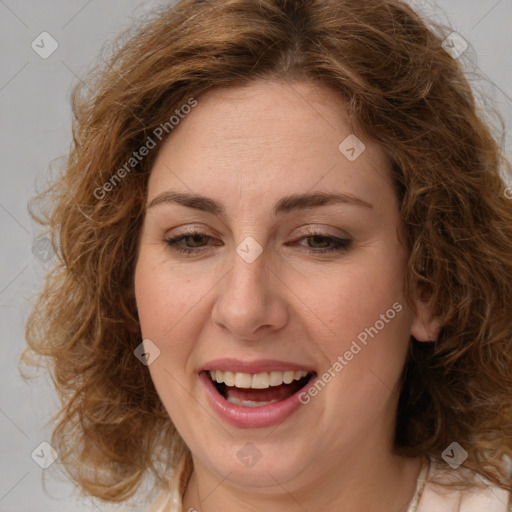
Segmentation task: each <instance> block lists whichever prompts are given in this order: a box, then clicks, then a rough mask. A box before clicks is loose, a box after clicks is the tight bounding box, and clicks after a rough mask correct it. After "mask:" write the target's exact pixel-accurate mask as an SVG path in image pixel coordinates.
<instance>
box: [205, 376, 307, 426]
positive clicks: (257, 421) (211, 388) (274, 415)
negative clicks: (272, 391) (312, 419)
mask: <svg viewBox="0 0 512 512" xmlns="http://www.w3.org/2000/svg"><path fill="white" fill-rule="evenodd" d="M199 378H200V379H201V380H202V382H203V383H204V385H205V388H206V395H207V397H208V401H209V402H210V404H211V406H212V408H213V410H214V411H216V413H217V414H218V415H219V416H220V417H221V418H222V419H223V420H225V421H226V422H227V423H230V424H231V425H233V426H235V427H238V428H264V427H272V426H274V425H278V424H279V423H282V422H283V421H284V420H285V419H286V418H288V417H289V416H291V415H292V414H293V413H294V412H295V411H296V410H297V409H298V408H299V407H300V406H301V405H302V404H301V402H300V401H299V395H300V393H301V392H304V387H303V388H301V389H299V390H298V391H296V392H295V393H294V394H293V395H291V396H289V397H288V398H286V399H285V400H281V401H279V402H274V403H272V404H267V405H262V406H260V407H242V406H240V405H235V404H232V403H231V402H228V401H227V400H225V399H224V397H223V396H222V395H221V394H220V393H219V392H218V391H217V388H216V387H215V385H214V384H213V382H212V381H211V380H210V379H209V378H208V376H207V375H206V373H204V372H201V373H200V374H199ZM312 380H313V379H310V382H309V383H308V384H310V383H311V381H312ZM305 387H306V386H305ZM308 387H309V386H308Z"/></svg>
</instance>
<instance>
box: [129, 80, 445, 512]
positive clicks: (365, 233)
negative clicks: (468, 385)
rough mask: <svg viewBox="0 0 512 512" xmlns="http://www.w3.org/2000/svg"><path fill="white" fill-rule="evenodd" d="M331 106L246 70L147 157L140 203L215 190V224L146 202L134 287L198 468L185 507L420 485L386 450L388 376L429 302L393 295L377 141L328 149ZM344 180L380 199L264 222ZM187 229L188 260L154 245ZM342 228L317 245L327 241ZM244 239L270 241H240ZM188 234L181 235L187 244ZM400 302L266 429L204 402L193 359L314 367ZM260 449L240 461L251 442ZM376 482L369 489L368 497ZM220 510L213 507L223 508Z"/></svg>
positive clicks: (342, 131)
mask: <svg viewBox="0 0 512 512" xmlns="http://www.w3.org/2000/svg"><path fill="white" fill-rule="evenodd" d="M343 112H344V106H343V102H342V100H341V99H340V98H339V97H338V96H337V95H335V94H334V93H333V92H332V91H330V90H328V89H327V88H323V87H322V86H319V85H316V84H312V83H308V82H295V83H293V84H283V83H279V82H253V83H252V84H250V85H249V86H246V87H241V88H229V89H217V90H213V91H210V92H209V93H207V94H206V95H204V96H202V97H201V98H199V99H198V106H197V107H196V108H195V109H194V110H193V111H192V112H191V113H190V114H189V115H188V116H187V117H186V118H185V119H183V120H182V121H181V122H180V124H179V125H178V126H177V127H176V128H175V129H174V131H173V133H172V136H171V137H170V138H169V139H168V140H167V141H166V142H165V143H164V145H163V147H162V148H161V151H160V153H159V155H158V157H157V159H156V161H155V164H154V166H153V169H152V173H151V176H150V179H149V189H148V203H150V202H151V201H152V200H153V199H154V198H155V197H156V196H158V195H159V194H161V193H162V192H165V191H168V190H173V191H176V192H187V193H190V192H193V193H197V194H201V195H205V196H208V197H211V198H214V199H216V200H217V201H220V202H222V203H223V205H224V207H225V209H226V216H225V218H221V217H219V216H216V215H214V214H211V213H205V212H201V211H198V210H195V209H192V208H187V207H185V206H181V205H177V204H171V203H160V204H158V205H156V206H153V207H151V208H149V209H148V210H147V213H146V217H145V220H144V224H143V229H142V232H141V236H140V240H139V254H138V260H137V265H136V271H135V290H136V300H137V308H138V312H139V319H140V322H141V328H142V335H143V338H144V339H147V338H149V339H151V340H152V342H153V343H154V344H156V345H157V346H158V348H159V349H160V351H161V353H160V356H159V357H158V359H156V360H155V361H154V362H153V363H152V364H151V365H150V366H149V367H148V369H149V371H150V373H151V377H152V379H153V381H154V383H155V386H156V389H157V391H158V393H159V396H160V397H161V399H162V401H163V403H164V405H165V407H166V409H167V411H168V413H169V415H170V417H171V419H172V421H173V423H174V424H175V426H176V428H177V429H178V431H179V432H180V434H181V436H182V437H183V439H184V441H185V442H186V444H187V445H188V447H189V448H190V450H191V452H192V455H193V461H194V468H195V469H194V473H193V475H192V477H191V480H190V483H189V486H188V488H187V491H186V494H185V497H184V510H188V509H189V508H190V507H195V508H196V509H197V510H201V511H206V512H208V511H214V510H222V509H224V510H269V511H278V510H279V511H288V510H289V511H292V510H300V509H301V508H300V507H299V505H298V504H300V506H302V507H304V508H305V509H306V510H344V511H354V512H355V511H361V510H365V511H372V510H379V511H380V512H385V511H390V512H391V511H393V512H396V511H399V510H404V511H405V510H406V508H407V507H406V505H407V503H408V502H409V500H410V499H411V497H412V495H413V493H414V487H415V482H416V478H417V476H418V473H419V470H420V464H421V462H422V461H421V460H420V459H405V458H402V457H398V456H396V455H393V454H392V449H391V447H392V438H393V431H394V414H395V409H396V404H397V400H398V388H397V384H398V379H399V377H400V373H401V370H402V367H403V364H404V361H405V357H406V354H407V349H408V344H409V343H410V336H411V334H412V335H413V336H414V337H415V338H416V339H418V340H420V341H428V340H433V339H435V336H436V324H435V322H434V320H433V319H431V316H430V314H429V309H428V307H427V305H425V304H423V303H418V312H417V314H414V313H413V311H412V310H411V309H410V308H408V307H407V304H406V302H405V299H404V296H403V282H404V271H405V266H406V263H407V253H406V251H405V249H404V248H403V247H402V246H401V245H400V243H399V241H398V237H397V230H398V228H399V217H398V209H397V203H396V197H395V194H394V191H393V188H392V185H391V178H390V171H389V162H388V161H387V158H386V156H385V154H384V152H383V151H382V150H381V149H380V148H379V147H378V146H377V145H375V144H373V143H371V142H370V141H368V140H365V139H364V137H361V139H362V140H363V142H364V143H365V145H366V149H365V151H364V152H363V153H362V154H361V155H360V156H359V157H358V158H357V159H356V160H355V161H353V162H351V161H349V160H348V159H347V158H346V157H345V156H344V155H343V154H342V153H341V152H340V151H339V150H338V146H339V144H340V142H342V141H343V140H344V139H345V138H346V137H347V136H348V135H350V134H351V133H353V130H352V129H351V127H350V126H348V125H347V121H346V118H345V116H344V114H343ZM313 191H322V192H338V193H346V194H351V195H353V196H357V197H359V198H361V199H363V200H364V201H367V202H369V203H371V204H372V205H373V207H372V208H365V207H361V206H357V205H354V204H342V203H336V204H332V205H328V206H321V207H316V208H311V209H309V210H304V211H299V210H297V211H291V212H289V213H286V214H280V215H279V216H274V213H273V211H272V208H273V206H274V204H275V203H276V202H277V201H278V200H279V199H280V198H282V197H283V196H286V195H289V194H298V193H305V192H313ZM186 227H196V228H198V229H199V231H200V232H202V233H204V234H205V235H206V236H207V237H211V238H198V239H196V240H194V239H191V238H190V239H188V240H184V241H182V242H180V246H181V247H189V248H190V247H192V248H194V247H197V248H198V249H196V250H198V252H197V255H187V254H185V255H181V254H179V253H177V252H175V251H174V250H173V249H172V248H171V247H169V246H168V245H167V244H166V242H165V239H166V238H169V237H175V236H179V235H180V234H182V233H183V231H184V229H185V228H186ZM306 228H314V229H315V230H316V231H318V233H319V234H321V235H322V236H330V237H339V238H350V239H352V240H353V242H352V244H351V246H350V247H349V248H348V249H347V250H341V251H332V252H328V253H325V254H322V253H317V254H314V253H309V252H308V248H310V249H312V250H315V249H316V250H318V249H321V248H323V247H325V245H327V244H326V242H325V241H324V239H317V240H316V241H315V239H312V238H304V237H308V236H311V235H310V234H309V233H307V232H305V229H306ZM247 236H251V237H252V238H254V239H255V240H256V241H257V242H258V243H259V245H260V246H261V247H262V248H263V252H262V254H261V255H260V256H259V257H258V258H257V259H256V260H255V261H254V262H252V263H250V264H249V263H247V262H246V261H244V259H242V258H241V257H240V256H239V255H238V254H237V252H236V248H237V246H238V245H239V244H240V243H241V242H242V240H244V239H245V237H247ZM187 244H188V245H187ZM396 302H398V303H399V304H401V305H402V309H401V311H400V312H399V313H397V314H396V316H395V317H394V318H393V319H392V320H390V321H389V322H388V323H386V324H385V326H384V328H382V329H381V330H379V333H378V335H376V336H375V337H374V338H369V341H368V344H367V346H366V347H364V348H363V349H362V350H361V351H360V352H359V353H358V354H357V355H356V356H355V357H354V358H353V359H352V360H351V361H350V362H349V363H348V364H347V365H346V366H345V367H344V368H343V370H342V371H341V372H339V373H338V374H336V376H335V378H333V379H332V380H331V382H329V383H328V385H327V386H326V387H325V389H323V390H322V391H321V392H320V393H318V395H317V396H316V397H314V398H313V399H312V400H311V402H310V403H308V404H307V405H304V406H301V407H300V408H299V409H298V410H297V411H295V412H294V413H293V414H292V416H290V417H289V418H287V419H286V420H285V421H284V422H282V423H281V424H279V425H277V426H275V427H267V428H259V429H242V428H236V427H233V426H231V425H229V424H227V423H226V422H224V421H223V420H222V419H221V418H219V417H218V416H217V415H216V413H215V412H214V411H213V410H212V409H211V407H210V405H209V404H208V402H207V400H206V396H205V391H204V387H203V384H202V383H201V382H200V381H199V378H198V371H199V369H200V368H201V367H202V366H203V365H204V364H206V363H207V362H208V361H211V360H213V359H217V358H221V357H233V358H237V359H241V360H244V361H254V360H258V359H278V360H282V361H289V362H294V363H299V364H305V365H310V366H312V367H314V368H315V370H316V371H317V373H318V374H322V373H323V372H324V371H325V370H327V368H329V367H330V366H332V364H333V362H334V361H336V359H337V357H338V356H340V355H343V354H344V353H345V352H346V351H347V350H348V349H349V347H350V345H351V343H352V341H353V340H355V339H356V338H357V335H358V334H359V333H361V332H362V331H364V329H365V328H368V327H370V326H374V325H375V323H376V321H377V320H379V318H381V316H380V315H382V314H384V313H385V312H386V310H388V309H389V308H391V307H392V305H393V304H394V303H396ZM247 442H251V443H253V444H254V445H255V446H256V447H257V448H258V450H259V451H260V452H261V459H260V460H259V461H258V462H257V463H256V464H255V465H254V466H252V467H250V468H248V467H245V466H244V465H243V464H242V463H241V461H240V460H239V458H238V457H237V452H238V451H239V450H240V449H241V448H242V447H243V446H244V445H245V444H246V443H247ZM369 490H371V492H368V491H369ZM221 507H222V508H221Z"/></svg>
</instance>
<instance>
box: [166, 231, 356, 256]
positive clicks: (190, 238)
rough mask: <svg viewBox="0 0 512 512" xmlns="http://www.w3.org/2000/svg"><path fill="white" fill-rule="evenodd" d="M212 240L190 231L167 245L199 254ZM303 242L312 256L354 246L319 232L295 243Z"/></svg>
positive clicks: (169, 240) (168, 239) (182, 251)
mask: <svg viewBox="0 0 512 512" xmlns="http://www.w3.org/2000/svg"><path fill="white" fill-rule="evenodd" d="M211 238H213V237H211V236H209V235H207V234H206V233H203V232H201V231H198V230H189V231H186V232H185V233H183V234H181V235H179V236H177V237H173V238H166V239H165V243H166V244H167V245H168V246H169V247H170V248H171V249H172V250H173V251H176V252H177V253H180V254H199V253H201V252H204V250H203V248H204V247H206V246H207V244H208V240H209V239H211ZM302 240H308V241H309V242H310V243H312V244H313V246H311V245H309V246H307V247H306V250H307V252H309V253H311V254H323V253H328V252H333V251H339V252H341V251H346V250H348V249H349V247H350V246H351V245H352V240H351V239H348V238H338V237H334V236H331V235H327V234H325V233H321V232H317V231H309V232H308V233H307V234H306V236H303V237H301V238H299V239H298V240H296V241H295V242H293V243H296V242H297V241H302ZM182 242H185V243H186V244H187V246H185V247H184V246H182V245H180V244H181V243H182ZM188 244H191V245H192V246H191V247H190V246H189V245H188ZM316 244H318V245H320V247H315V246H316ZM286 245H290V244H286ZM301 247H304V246H301Z"/></svg>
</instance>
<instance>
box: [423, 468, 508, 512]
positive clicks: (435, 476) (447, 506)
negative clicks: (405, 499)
mask: <svg viewBox="0 0 512 512" xmlns="http://www.w3.org/2000/svg"><path fill="white" fill-rule="evenodd" d="M461 479H468V480H470V481H473V482H474V485H473V486H471V487H469V488H465V489H461V488H456V487H453V488H449V487H445V486H443V485H441V484H443V483H450V482H453V483H455V482H457V481H460V480H461ZM432 511H436V512H512V502H511V495H510V492H508V491H506V490H505V489H502V488H500V487H498V486H496V485H493V484H491V483H490V482H489V481H488V480H486V479H484V478H483V477H481V476H480V475H478V474H477V473H474V472H472V471H470V470H467V469H465V470H462V469H461V470H456V471H454V470H450V469H446V468H443V467H442V466H440V465H439V464H437V463H436V462H435V461H433V460H432V461H431V467H430V470H429V472H428V475H427V477H426V480H425V484H424V489H423V493H422V496H421V499H420V503H419V506H418V509H417V512H432Z"/></svg>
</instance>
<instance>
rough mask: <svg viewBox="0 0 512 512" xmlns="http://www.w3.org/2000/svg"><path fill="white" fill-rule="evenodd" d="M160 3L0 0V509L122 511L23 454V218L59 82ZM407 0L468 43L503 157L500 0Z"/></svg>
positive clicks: (507, 14) (38, 263) (29, 432)
mask: <svg viewBox="0 0 512 512" xmlns="http://www.w3.org/2000/svg"><path fill="white" fill-rule="evenodd" d="M161 3H162V2H158V3H157V2H154V1H152V2H147V1H137V0H103V1H101V2H100V0H89V1H86V0H71V1H70V0H66V1H64V0H51V1H50V0H47V1H45V2H41V1H36V0H0V45H1V46H0V49H1V58H0V155H1V175H0V179H1V181H0V233H1V253H0V254H1V264H0V332H1V335H2V342H1V343H2V344H1V347H2V351H1V357H0V379H1V386H0V512H29V511H30V512H33V511H35V510H37V511H39V512H59V511H66V512H69V511H70V510H73V511H77V512H78V511H102V512H107V511H108V510H128V506H127V505H126V504H125V505H118V506H113V505H105V504H103V503H101V502H99V501H98V500H92V499H90V498H82V499H79V498H78V497H77V493H76V491H75V492H73V493H72V491H73V486H72V484H71V483H70V481H69V480H67V478H66V477H65V476H59V472H58V471H55V469H56V468H57V467H58V461H57V462H55V463H54V464H53V465H52V466H51V467H50V469H48V470H42V469H41V468H40V467H39V466H38V465H37V464H36V463H35V462H34V461H33V460H32V458H31V453H32V452H33V450H34V449H35V448H36V447H37V446H38V445H39V444H40V443H41V442H42V441H45V440H49V437H50V430H51V428H50V425H46V426H45V423H47V422H48V421H49V419H50V418H51V415H52V414H53V413H54V412H55V410H56V404H57V402H56V398H55V395H54V394H53V390H52V388H51V386H50V384H49V381H48V378H41V379H39V380H35V381H33V382H32V383H30V382H29V383H26V382H25V381H23V380H22V379H21V377H20V375H19V371H18V359H19V355H20V353H21V350H22V349H23V347H24V343H25V341H24V323H25V320H26V318H27V314H28V311H29V309H30V302H29V300H30V298H31V295H32V294H34V293H35V292H36V290H37V289H38V287H40V286H41V283H42V278H43V275H44V272H45V268H46V264H45V263H44V261H42V259H41V257H37V256H36V255H35V254H34V253H33V251H32V244H33V242H34V238H35V237H36V236H37V234H38V231H39V228H38V227H37V226H36V225H35V224H34V223H33V222H32V220H31V218H30V217H29V215H28V211H27V201H28V200H29V198H30V197H31V196H32V195H33V194H34V191H35V188H36V186H37V187H39V188H41V187H42V186H43V185H44V183H45V182H46V180H47V179H48V177H49V165H50V162H51V161H52V160H53V159H55V158H57V157H60V156H63V155H65V154H66V152H67V150H68V148H69V145H70V142H71V131H70V126H71V115H70V106H69V92H70V88H71V86H72V85H73V84H74V83H75V82H76V81H77V80H78V79H79V77H80V76H82V75H83V73H84V72H85V70H86V69H88V67H89V66H90V65H91V64H92V63H93V62H94V60H95V59H96V57H97V56H98V53H99V50H100V47H101V46H102V44H103V43H104V42H105V41H107V40H110V39H112V38H113V37H114V36H115V35H116V34H117V33H119V32H120V31H121V30H122V29H124V28H125V27H127V26H129V25H130V23H131V20H132V19H133V18H137V17H138V16H140V15H141V14H143V13H144V12H146V11H147V10H149V9H151V8H152V7H153V6H156V5H159V4H161ZM169 3H170V2H169ZM411 4H412V5H413V6H416V7H418V8H419V9H421V10H422V12H424V13H425V14H427V15H430V16H431V17H433V18H434V19H436V20H438V21H441V22H443V23H445V24H447V25H449V26H450V27H452V28H453V30H455V31H457V32H458V33H459V34H461V35H462V36H463V37H464V38H465V39H466V40H467V41H468V42H469V43H470V45H471V46H470V50H469V51H471V49H472V51H474V52H475V56H476V59H477V60H476V66H477V67H476V68H473V69H475V71H477V72H479V73H481V74H483V76H484V77H487V78H486V82H478V83H475V85H477V86H478V87H480V89H481V90H483V91H484V93H486V94H488V95H489V96H490V98H491V100H492V101H493V103H494V105H495V106H496V108H497V109H498V110H499V111H500V112H501V114H502V115H503V117H504V120H505V122H506V130H507V132H506V133H507V138H506V141H505V144H506V148H507V154H508V156H509V158H510V156H511V149H512V146H511V137H510V124H511V122H512V56H511V54H512V51H511V50H512V31H511V30H510V20H512V0H500V1H497V0H435V1H434V0H411ZM43 31H46V32H49V33H50V34H51V35H52V36H53V37H54V38H55V40H56V41H57V42H58V44H59V47H58V49H57V50H56V51H55V52H54V53H53V54H52V55H51V56H50V57H49V58H47V59H42V58H41V57H40V56H39V55H37V54H36V53H35V52H34V51H33V50H32V48H31V43H32V41H33V40H34V39H35V38H36V37H37V36H38V35H39V34H40V33H41V32H43ZM462 59H463V60H464V56H463V57H462ZM43 471H44V472H45V473H46V482H47V487H46V488H47V492H45V491H44V490H43V485H42V478H41V477H42V473H43ZM142 509H144V507H139V508H138V510H142Z"/></svg>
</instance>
